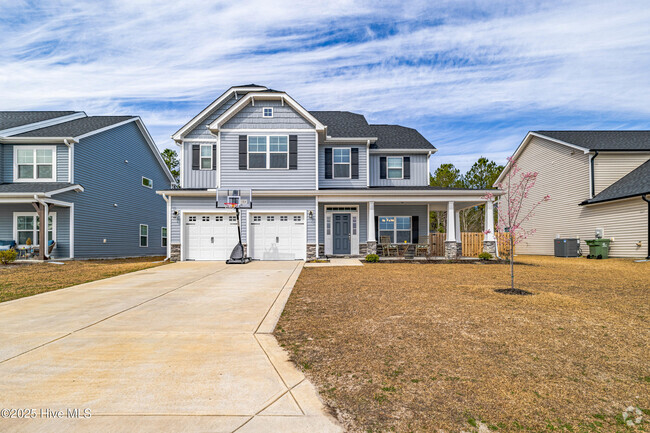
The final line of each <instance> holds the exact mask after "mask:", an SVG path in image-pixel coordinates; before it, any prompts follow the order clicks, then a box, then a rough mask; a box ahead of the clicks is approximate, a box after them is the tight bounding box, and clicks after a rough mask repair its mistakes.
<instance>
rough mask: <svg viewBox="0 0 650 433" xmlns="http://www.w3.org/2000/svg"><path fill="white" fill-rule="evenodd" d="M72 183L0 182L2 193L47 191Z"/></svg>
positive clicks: (0, 191)
mask: <svg viewBox="0 0 650 433" xmlns="http://www.w3.org/2000/svg"><path fill="white" fill-rule="evenodd" d="M72 185H73V184H72V183H67V182H18V183H0V193H3V192H16V193H26V192H33V193H35V194H36V193H45V192H50V191H56V190H57V189H62V188H67V187H69V186H72Z"/></svg>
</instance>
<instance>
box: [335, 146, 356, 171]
mask: <svg viewBox="0 0 650 433" xmlns="http://www.w3.org/2000/svg"><path fill="white" fill-rule="evenodd" d="M346 149H347V151H348V156H349V160H350V162H334V151H335V150H346ZM336 164H339V165H345V164H347V165H348V176H347V177H341V176H338V177H337V176H336V175H335V172H336V170H334V167H335V166H336ZM332 179H352V148H351V147H333V148H332Z"/></svg>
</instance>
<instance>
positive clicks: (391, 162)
mask: <svg viewBox="0 0 650 433" xmlns="http://www.w3.org/2000/svg"><path fill="white" fill-rule="evenodd" d="M386 166H387V170H388V178H389V179H402V178H403V177H404V159H403V158H402V157H401V156H389V157H387V158H386Z"/></svg>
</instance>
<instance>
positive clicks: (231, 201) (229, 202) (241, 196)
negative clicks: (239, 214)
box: [217, 188, 253, 209]
mask: <svg viewBox="0 0 650 433" xmlns="http://www.w3.org/2000/svg"><path fill="white" fill-rule="evenodd" d="M217 207H219V208H234V207H237V208H240V209H250V208H252V207H253V191H252V190H251V189H250V188H239V189H221V188H219V189H217Z"/></svg>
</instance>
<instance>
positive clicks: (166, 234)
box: [147, 227, 169, 248]
mask: <svg viewBox="0 0 650 433" xmlns="http://www.w3.org/2000/svg"><path fill="white" fill-rule="evenodd" d="M164 230H167V227H160V246H161V247H162V248H166V247H167V245H169V237H168V233H169V232H168V233H165V234H164V235H163V231H164ZM147 237H149V229H147ZM163 239H165V240H167V245H164V244H163ZM147 243H148V241H147Z"/></svg>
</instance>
